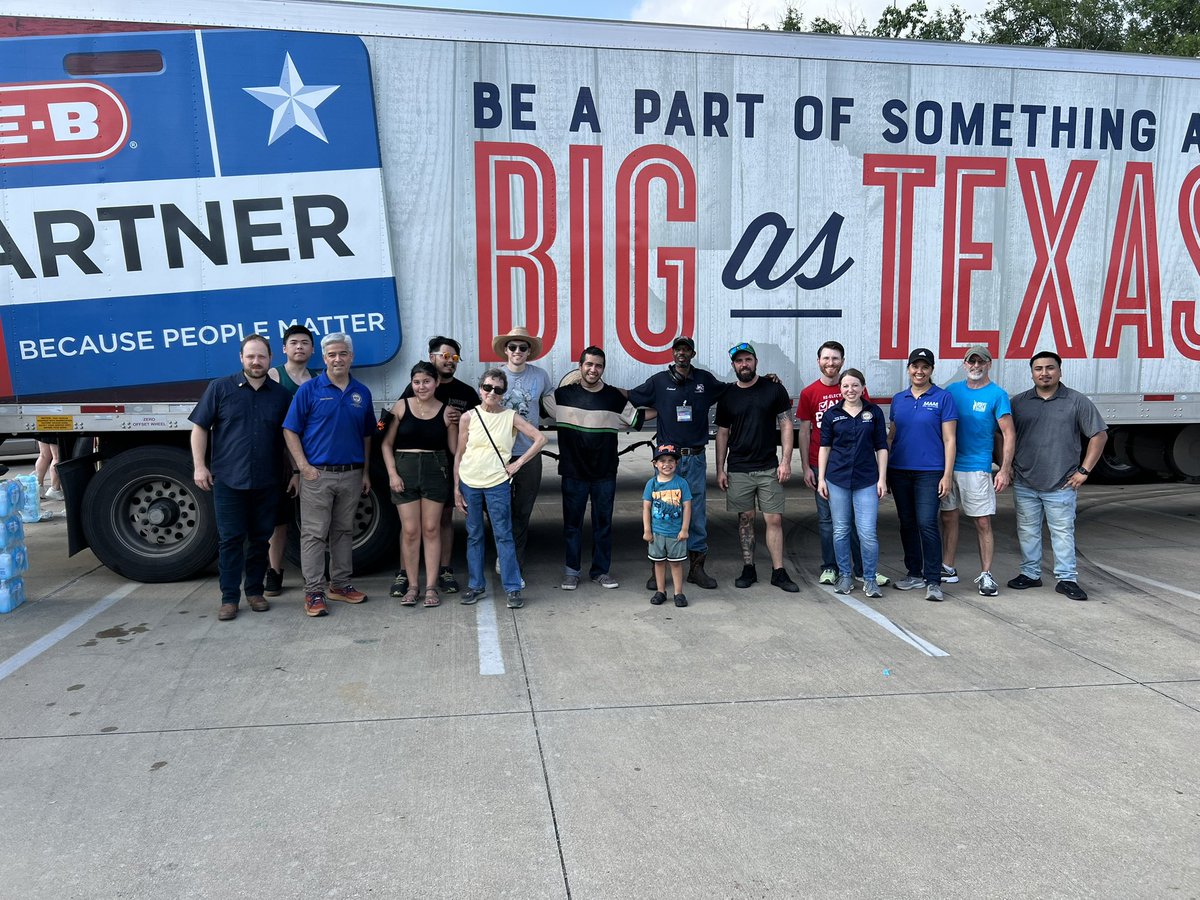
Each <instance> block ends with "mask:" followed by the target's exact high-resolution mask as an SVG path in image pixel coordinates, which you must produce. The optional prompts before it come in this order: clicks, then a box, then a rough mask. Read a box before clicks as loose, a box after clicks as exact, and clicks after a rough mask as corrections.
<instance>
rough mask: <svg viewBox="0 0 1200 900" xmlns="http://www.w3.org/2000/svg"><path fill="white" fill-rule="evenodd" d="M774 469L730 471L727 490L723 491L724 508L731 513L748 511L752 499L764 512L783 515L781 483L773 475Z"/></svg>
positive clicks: (752, 507)
mask: <svg viewBox="0 0 1200 900" xmlns="http://www.w3.org/2000/svg"><path fill="white" fill-rule="evenodd" d="M776 471H777V470H776V469H773V468H772V469H761V470H760V471H758V472H730V473H729V490H728V491H726V492H725V510H726V511H727V512H731V513H743V512H750V511H752V510H753V509H754V501H755V499H756V498H757V500H758V509H759V511H760V512H764V513H779V514H780V515H783V485H782V484H780V483H779V479H778V478H776V477H775V474H776Z"/></svg>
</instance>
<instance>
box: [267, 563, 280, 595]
mask: <svg viewBox="0 0 1200 900" xmlns="http://www.w3.org/2000/svg"><path fill="white" fill-rule="evenodd" d="M282 593H283V569H272V568H269V567H268V568H267V575H266V577H265V578H264V579H263V596H264V597H278V596H279V595H280V594H282Z"/></svg>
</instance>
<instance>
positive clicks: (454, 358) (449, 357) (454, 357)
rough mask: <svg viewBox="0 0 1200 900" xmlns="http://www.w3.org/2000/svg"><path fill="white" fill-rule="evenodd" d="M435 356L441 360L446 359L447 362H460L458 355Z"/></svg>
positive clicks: (437, 354)
mask: <svg viewBox="0 0 1200 900" xmlns="http://www.w3.org/2000/svg"><path fill="white" fill-rule="evenodd" d="M433 355H434V356H437V357H440V358H441V359H444V360H446V361H447V362H458V354H457V353H435V354H433Z"/></svg>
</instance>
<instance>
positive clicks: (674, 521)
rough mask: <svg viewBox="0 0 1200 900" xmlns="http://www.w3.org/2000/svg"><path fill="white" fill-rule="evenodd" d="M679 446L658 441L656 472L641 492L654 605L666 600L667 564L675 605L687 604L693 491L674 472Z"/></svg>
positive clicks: (644, 537)
mask: <svg viewBox="0 0 1200 900" xmlns="http://www.w3.org/2000/svg"><path fill="white" fill-rule="evenodd" d="M679 457H680V453H679V448H678V447H676V446H675V445H674V444H660V445H659V446H658V447H656V448H655V450H654V468H655V470H656V471H657V474H656V475H655V476H654V477H653V478H651V479H650V480H649V481H647V482H646V490H645V491H643V492H642V531H643V533H642V540H644V541H645V542H646V543H647V544H649V545H650V549H649V551H648V553H647V555H648V556H649V557H650V560H651V561H652V562H653V563H654V578H655V581H656V582H657V587H658V590H657V591H655V593H654V596H653V597H651V598H650V602H651V603H653V604H654V605H655V606H659V605H660V604H663V603H666V601H667V593H666V590H667V565H668V564H669V565H670V567H671V582H672V586H673V587H674V588H675V605H676V606H687V605H688V602H687V597H685V596H684V595H683V563H684V560H686V559H687V558H688V554H687V538H688V526H689V525H690V524H691V521H692V491H691V488H689V487H688V483H687V481H686V480H685V479H683V478H681V477H679V476H678V475H676V474H675V467H676V466H677V465H678V464H679Z"/></svg>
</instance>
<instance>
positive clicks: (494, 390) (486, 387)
mask: <svg viewBox="0 0 1200 900" xmlns="http://www.w3.org/2000/svg"><path fill="white" fill-rule="evenodd" d="M479 389H480V390H481V391H483V392H484V393H485V394H503V393H504V388H502V387H500V385H498V384H481V385H480V386H479Z"/></svg>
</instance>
